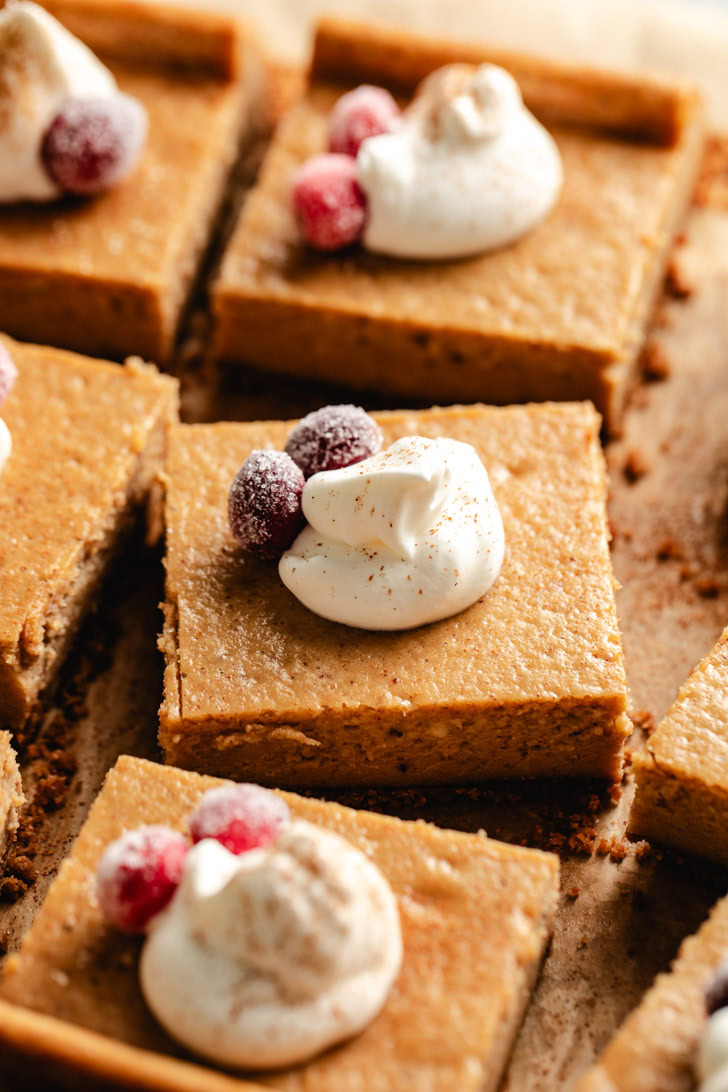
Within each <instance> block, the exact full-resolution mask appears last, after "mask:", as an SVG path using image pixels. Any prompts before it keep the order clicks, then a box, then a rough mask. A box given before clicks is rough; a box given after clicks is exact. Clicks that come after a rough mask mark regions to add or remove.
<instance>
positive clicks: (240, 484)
mask: <svg viewBox="0 0 728 1092" xmlns="http://www.w3.org/2000/svg"><path fill="white" fill-rule="evenodd" d="M304 485H305V481H304V477H303V474H302V473H301V471H300V470H299V469H298V467H297V466H296V464H295V463H294V462H293V459H291V458H290V456H288V455H286V454H285V452H283V451H254V452H252V454H250V455H249V456H248V458H247V459H246V460H245V462H244V463H243V465H242V466H241V467H240V470H239V471H238V472H237V474H236V475H235V479H234V481H233V484H232V485H231V486H230V493H229V495H228V516H229V519H230V529H231V531H232V533H233V535H234V536H235V538H236V539H237V540H238V542H239V543H240V545H241V546H243V547H244V548H245V549H246V550H249V551H250V552H251V553H253V554H255V555H256V557H260V558H265V559H270V558H275V557H280V556H281V554H282V553H283V551H284V550H287V549H288V547H289V546H290V545H291V543H292V542H293V540H294V538H295V537H296V535H297V534H298V532H299V531H300V530H301V528H302V527H303V524H304V522H305V521H304V518H303V513H302V512H301V494H302V493H303V487H304Z"/></svg>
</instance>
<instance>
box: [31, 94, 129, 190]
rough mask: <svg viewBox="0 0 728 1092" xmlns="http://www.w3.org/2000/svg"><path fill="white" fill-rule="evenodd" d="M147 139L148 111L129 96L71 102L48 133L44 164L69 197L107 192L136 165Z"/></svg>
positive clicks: (61, 110) (44, 142)
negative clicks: (69, 194)
mask: <svg viewBox="0 0 728 1092" xmlns="http://www.w3.org/2000/svg"><path fill="white" fill-rule="evenodd" d="M146 135H147V113H146V110H145V109H144V107H143V106H142V104H141V103H140V102H139V101H138V100H137V99H134V98H132V97H131V95H121V94H119V95H115V96H114V97H113V98H110V99H69V100H68V101H67V102H66V103H64V104H63V106H62V107H61V109H60V110H59V112H58V113H57V114H56V116H55V118H54V119H53V121H52V122H51V124H50V125H49V126H48V128H47V129H46V132H45V136H44V137H43V147H42V156H43V162H44V164H45V167H46V170H47V171H48V173H49V174H50V176H51V178H53V180H54V181H55V182H56V184H57V185H58V186H60V188H61V189H62V190H65V191H66V192H67V193H73V194H78V195H80V196H89V195H92V194H96V193H103V192H104V190H108V189H110V188H111V186H114V185H116V183H117V182H119V181H120V180H121V179H122V178H123V177H124V175H126V174H128V173H129V171H131V170H132V168H133V167H134V166H135V164H136V161H137V159H138V158H139V153H140V151H141V149H142V146H143V144H144V141H145V140H146Z"/></svg>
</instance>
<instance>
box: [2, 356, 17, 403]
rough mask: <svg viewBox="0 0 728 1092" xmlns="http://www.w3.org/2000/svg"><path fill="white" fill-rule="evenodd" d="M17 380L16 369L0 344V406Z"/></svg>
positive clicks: (13, 362)
mask: <svg viewBox="0 0 728 1092" xmlns="http://www.w3.org/2000/svg"><path fill="white" fill-rule="evenodd" d="M17 378H18V369H17V368H16V367H15V361H14V360H13V358H12V357H11V355H10V352H9V351H8V350H7V349H6V348H5V346H4V345H3V344H2V342H0V406H2V404H3V402H4V401H5V399H6V398H7V396H8V395H9V394H10V392H11V390H12V389H13V385H14V383H15V380H16V379H17Z"/></svg>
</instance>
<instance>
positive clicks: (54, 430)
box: [0, 337, 177, 729]
mask: <svg viewBox="0 0 728 1092" xmlns="http://www.w3.org/2000/svg"><path fill="white" fill-rule="evenodd" d="M0 350H2V352H3V353H5V354H6V355H7V354H8V353H9V355H10V357H11V358H12V360H13V361H14V363H15V367H16V368H17V373H18V374H17V381H16V383H15V385H14V387H13V388H12V389H11V390H10V393H9V395H8V397H7V401H6V402H5V403H4V404H3V406H2V409H1V411H0V412H1V414H2V419H3V420H4V422H5V425H6V426H7V429H8V430H9V434H10V436H11V438H12V449H11V451H10V454H9V457H8V458H7V461H6V462H5V463H4V467H3V468H2V471H1V473H0V526H2V529H3V535H2V540H1V541H0V587H1V588H2V595H0V725H2V726H3V727H5V728H12V729H17V728H19V727H20V726H21V725H22V724H23V723H24V722H25V720H26V719H27V718H28V716H29V714H30V713H31V712H32V711H33V709H34V707H35V706H36V703H37V701H38V698H39V696H40V694H41V693H42V691H43V690H44V689H45V688H46V687H47V686H48V685H49V684H50V683H51V682H52V680H53V678H54V677H55V675H56V672H57V670H58V668H59V666H60V664H61V662H62V660H63V657H64V655H65V653H66V651H67V650H68V648H69V646H70V643H71V640H72V637H73V635H74V633H75V631H76V630H77V628H78V625H79V623H80V621H81V619H82V617H83V615H84V613H85V612H86V610H87V608H88V607H89V605H90V603H91V602H92V601H93V597H94V595H95V593H96V592H97V590H98V587H99V584H100V581H101V579H102V576H103V574H104V571H105V569H106V567H107V565H108V562H109V560H110V559H111V557H112V555H113V554H114V552H115V551H116V549H117V547H118V546H119V544H120V542H121V541H122V539H123V536H124V532H125V531H127V530H130V529H131V527H132V525H133V524H134V522H135V521H136V520H137V518H138V516H139V513H140V512H141V511H143V508H144V506H145V504H146V503H147V502H148V500H149V498H150V494H151V491H152V489H153V486H154V484H155V482H156V481H157V479H158V476H159V474H160V472H161V470H162V465H163V460H164V453H165V447H166V441H167V432H168V429H169V426H170V424H171V423H172V422H173V421H174V420H176V419H177V381H176V380H174V379H172V378H171V377H168V376H161V375H159V373H158V372H157V371H156V369H155V368H153V367H150V366H147V365H144V364H142V363H141V361H138V360H130V361H128V362H127V363H126V365H125V366H124V367H119V366H118V365H114V364H109V363H105V362H102V361H98V360H91V359H88V358H87V357H82V356H77V355H76V354H74V353H69V352H66V351H64V350H59V349H49V348H45V347H42V346H37V345H26V344H21V343H20V342H16V341H12V340H11V339H10V338H5V337H2V338H0Z"/></svg>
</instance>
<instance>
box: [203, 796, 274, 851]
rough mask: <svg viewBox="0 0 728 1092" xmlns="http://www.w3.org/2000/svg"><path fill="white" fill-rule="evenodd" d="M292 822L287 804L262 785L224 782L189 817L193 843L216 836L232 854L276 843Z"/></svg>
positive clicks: (204, 797)
mask: <svg viewBox="0 0 728 1092" xmlns="http://www.w3.org/2000/svg"><path fill="white" fill-rule="evenodd" d="M289 821H290V812H289V810H288V805H287V804H285V803H284V802H283V800H281V799H280V797H279V796H276V795H275V793H272V792H270V791H269V790H268V789H262V788H261V787H260V785H224V786H222V788H219V789H211V790H210V792H207V793H205V795H204V796H203V798H202V800H201V801H200V805H199V807H198V808H197V811H196V812H195V813H194V815H193V816H192V817H191V819H190V834H191V835H192V839H193V841H194V842H201V841H202V839H203V838H215V839H216V841H218V842H221V843H222V845H224V846H225V848H226V849H228V850H230V852H231V853H245V852H246V851H247V850H249V849H255V848H256V846H266V845H268V844H269V843H270V842H274V841H275V839H276V838H277V837H278V835H279V834H280V833H281V831H282V830H283V829H284V827H286V826H287V825H288V823H289Z"/></svg>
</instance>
